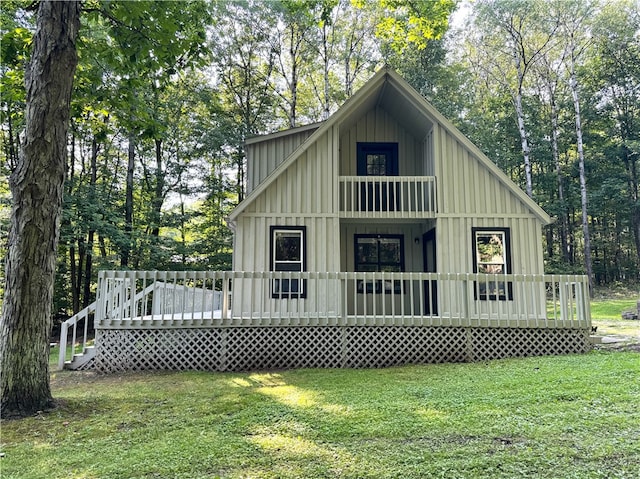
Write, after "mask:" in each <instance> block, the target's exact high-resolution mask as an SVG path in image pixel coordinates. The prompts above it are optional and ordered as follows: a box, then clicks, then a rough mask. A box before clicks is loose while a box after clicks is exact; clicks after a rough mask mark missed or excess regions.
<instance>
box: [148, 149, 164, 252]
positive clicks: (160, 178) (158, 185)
mask: <svg viewBox="0 0 640 479" xmlns="http://www.w3.org/2000/svg"><path fill="white" fill-rule="evenodd" d="M154 142H155V147H156V172H155V177H156V178H155V191H154V195H153V201H152V202H151V209H152V211H151V236H152V237H153V240H154V241H156V242H157V240H158V238H159V237H160V218H161V215H162V204H163V203H164V197H163V195H164V183H165V181H164V171H163V166H162V140H161V139H156V140H154Z"/></svg>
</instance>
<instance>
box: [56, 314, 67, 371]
mask: <svg viewBox="0 0 640 479" xmlns="http://www.w3.org/2000/svg"><path fill="white" fill-rule="evenodd" d="M68 330H69V325H68V324H66V323H62V325H61V326H60V351H58V370H59V371H62V370H63V369H64V363H65V361H66V360H67V332H68Z"/></svg>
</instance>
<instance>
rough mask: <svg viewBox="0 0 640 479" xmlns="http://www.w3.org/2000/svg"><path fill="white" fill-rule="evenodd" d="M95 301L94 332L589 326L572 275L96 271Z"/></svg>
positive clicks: (583, 290) (581, 289)
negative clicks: (104, 330)
mask: <svg viewBox="0 0 640 479" xmlns="http://www.w3.org/2000/svg"><path fill="white" fill-rule="evenodd" d="M132 297H133V298H134V301H131V298H132ZM97 303H98V305H97V310H96V327H97V328H122V327H131V328H136V327H143V328H145V327H152V328H163V327H221V326H324V325H326V326H417V325H430V326H469V327H474V326H478V327H480V326H483V327H539V328H581V329H588V328H590V310H589V297H588V287H587V282H586V279H585V277H584V276H573V275H485V274H471V273H381V272H378V273H354V272H339V273H316V272H303V273H300V272H220V271H193V272H158V271H102V272H100V276H99V283H98V301H97Z"/></svg>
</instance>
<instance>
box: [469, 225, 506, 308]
mask: <svg viewBox="0 0 640 479" xmlns="http://www.w3.org/2000/svg"><path fill="white" fill-rule="evenodd" d="M472 237H473V251H474V261H473V272H474V273H482V274H491V275H507V274H511V246H510V234H509V229H508V228H472ZM475 296H476V299H481V300H501V301H505V300H507V299H509V300H512V299H513V283H511V282H510V281H505V280H504V279H500V277H498V276H496V277H490V278H487V280H481V281H476V284H475Z"/></svg>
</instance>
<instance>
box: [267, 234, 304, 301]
mask: <svg viewBox="0 0 640 479" xmlns="http://www.w3.org/2000/svg"><path fill="white" fill-rule="evenodd" d="M305 236H306V228H305V227H304V226H272V227H271V271H283V272H287V271H291V272H299V271H305V270H306V267H307V265H306V263H307V261H306V253H307V251H306V238H305ZM286 276H287V275H286V274H285V275H282V277H281V278H276V279H274V280H273V284H272V297H273V298H283V299H286V298H289V299H293V298H305V297H306V294H307V292H306V284H305V283H306V281H302V282H301V281H300V279H298V278H290V277H289V278H287V277H286Z"/></svg>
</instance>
